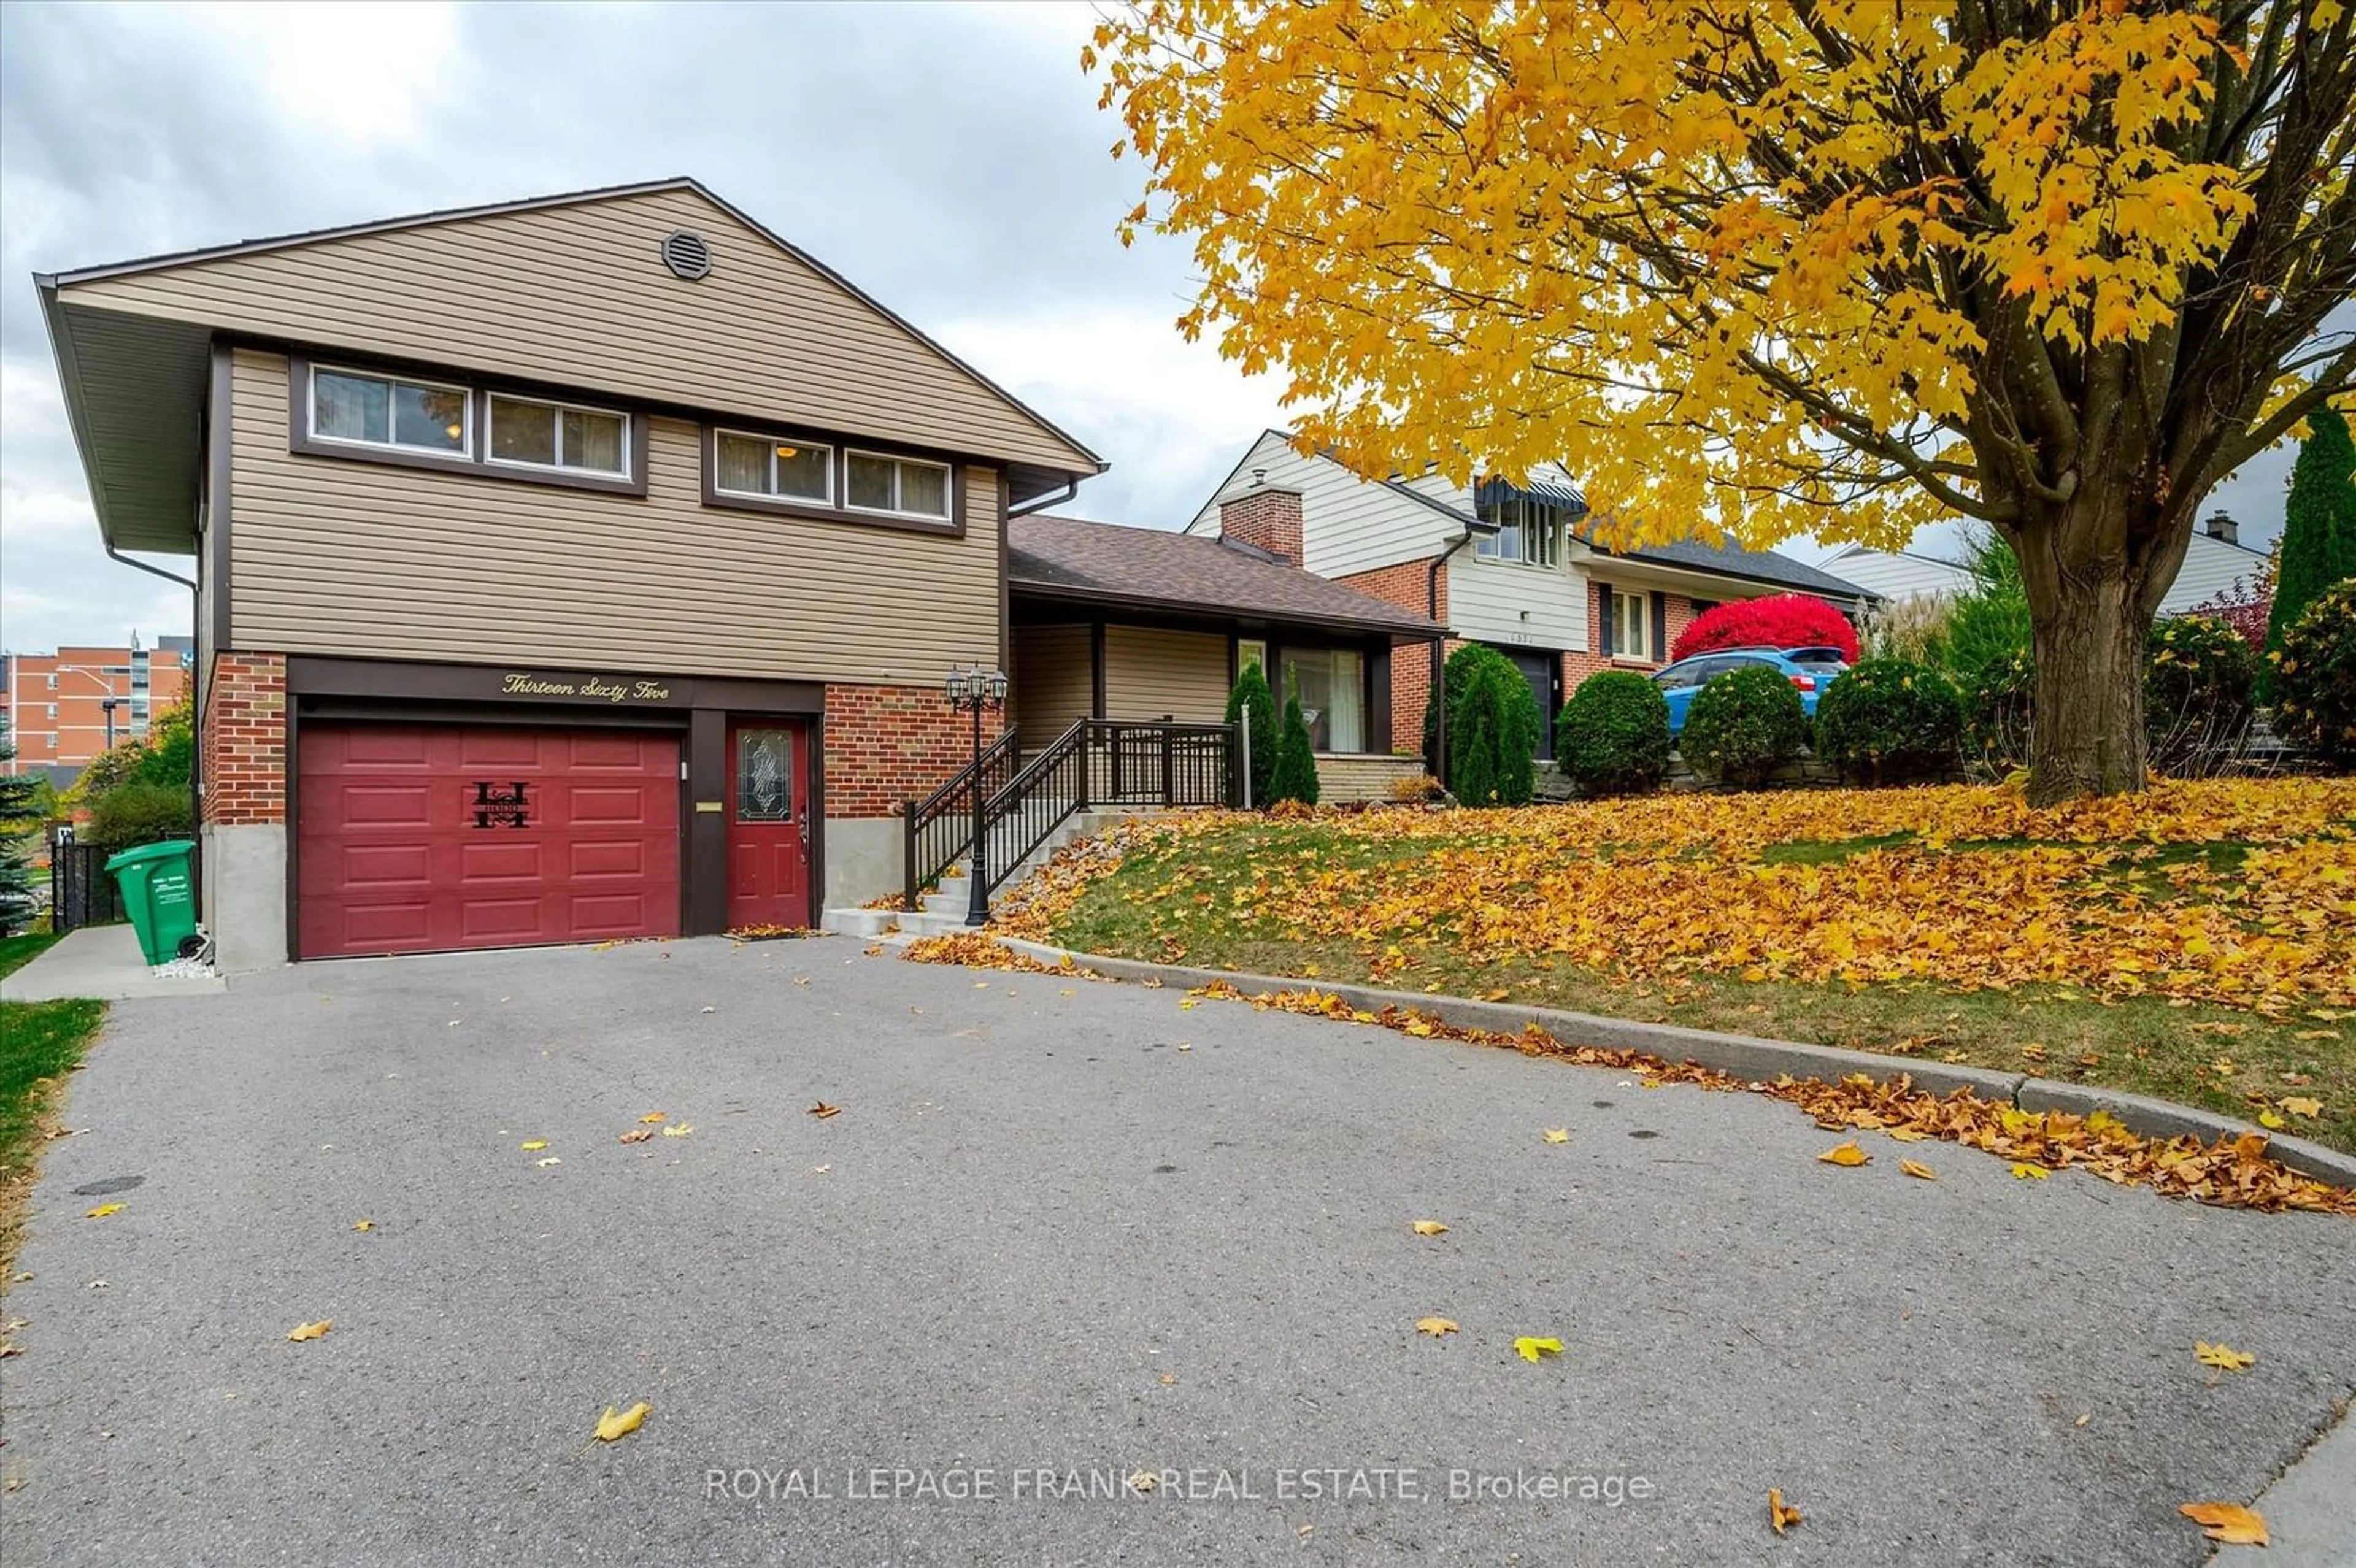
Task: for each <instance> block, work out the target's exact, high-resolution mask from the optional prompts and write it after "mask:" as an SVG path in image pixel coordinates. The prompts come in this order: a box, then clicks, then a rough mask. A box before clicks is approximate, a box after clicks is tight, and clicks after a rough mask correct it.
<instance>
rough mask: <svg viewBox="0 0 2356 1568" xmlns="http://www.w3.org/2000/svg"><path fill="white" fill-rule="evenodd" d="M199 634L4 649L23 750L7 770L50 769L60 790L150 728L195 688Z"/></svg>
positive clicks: (3, 707) (0, 680) (0, 688)
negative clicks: (42, 649) (39, 649)
mask: <svg viewBox="0 0 2356 1568" xmlns="http://www.w3.org/2000/svg"><path fill="white" fill-rule="evenodd" d="M196 647H197V645H196V639H195V638H194V637H183V636H163V637H158V638H156V639H155V646H154V647H152V648H150V647H146V646H144V645H142V644H141V643H140V640H139V635H138V634H137V633H136V632H134V633H133V634H132V635H131V642H130V645H128V646H118V647H94V646H86V645H76V646H72V647H61V648H59V649H58V650H57V652H55V653H51V654H0V716H5V718H6V720H7V721H8V735H9V738H10V739H11V740H13V741H15V742H16V756H15V757H13V758H11V759H10V760H8V761H7V762H5V763H0V772H5V773H47V774H48V777H49V782H50V783H51V784H54V785H56V786H57V787H58V788H59V789H64V788H65V787H66V786H67V785H69V784H72V783H73V781H74V780H75V778H77V777H78V776H79V775H80V773H81V770H82V769H83V768H85V767H87V766H88V765H89V764H90V763H91V760H92V759H93V758H95V757H96V756H97V755H98V754H99V753H100V752H103V751H105V750H106V749H107V747H109V746H111V745H112V744H114V743H115V742H116V741H123V740H128V739H131V738H132V737H134V736H142V735H145V734H146V733H147V726H148V723H149V721H150V720H152V719H153V717H154V716H155V714H157V713H159V712H161V711H163V710H164V709H166V708H169V707H171V706H172V704H173V703H175V702H177V701H178V700H179V699H180V698H181V696H182V694H183V693H185V692H186V691H187V688H188V680H189V677H190V673H191V667H192V666H193V664H194V663H195V659H196Z"/></svg>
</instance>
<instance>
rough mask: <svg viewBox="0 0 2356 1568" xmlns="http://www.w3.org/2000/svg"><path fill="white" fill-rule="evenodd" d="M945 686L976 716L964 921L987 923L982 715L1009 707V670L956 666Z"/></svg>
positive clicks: (953, 702) (954, 704) (958, 705)
mask: <svg viewBox="0 0 2356 1568" xmlns="http://www.w3.org/2000/svg"><path fill="white" fill-rule="evenodd" d="M943 688H944V689H945V690H946V691H947V692H948V699H949V707H950V708H951V709H956V710H958V711H959V712H966V713H970V714H972V715H973V864H972V866H971V868H970V869H971V871H972V873H973V875H972V876H971V878H969V880H970V881H971V882H972V883H973V891H972V892H971V894H970V896H969V900H968V901H967V903H966V909H965V923H966V924H968V925H985V924H988V923H989V921H990V862H989V857H988V852H987V845H986V842H985V839H984V837H983V832H982V820H981V817H982V806H983V804H984V792H985V789H986V787H987V786H986V785H985V784H984V782H983V779H982V776H981V716H982V714H983V713H984V712H985V711H988V710H991V709H1000V708H1003V707H1005V706H1006V672H1005V671H1004V670H1002V669H999V668H997V667H995V666H993V667H991V668H989V669H984V668H982V667H980V665H969V666H968V667H965V668H964V669H954V668H953V669H951V670H950V671H949V677H948V680H947V681H946V682H944V683H943Z"/></svg>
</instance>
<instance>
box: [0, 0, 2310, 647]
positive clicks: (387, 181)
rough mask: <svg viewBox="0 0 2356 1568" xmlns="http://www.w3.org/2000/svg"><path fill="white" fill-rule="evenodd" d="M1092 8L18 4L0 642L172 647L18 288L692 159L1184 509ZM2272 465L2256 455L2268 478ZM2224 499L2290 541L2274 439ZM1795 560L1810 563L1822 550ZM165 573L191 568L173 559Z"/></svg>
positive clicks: (1179, 247)
mask: <svg viewBox="0 0 2356 1568" xmlns="http://www.w3.org/2000/svg"><path fill="white" fill-rule="evenodd" d="M1092 21H1093V16H1092V14H1091V12H1090V11H1089V9H1088V8H1087V6H1086V5H1033V6H989V5H940V6H926V5H880V4H879V5H844V6H830V5H791V6H778V7H775V8H768V7H762V6H756V5H724V6H714V7H710V8H702V7H695V6H688V5H595V6H587V7H582V8H577V9H576V8H572V7H565V6H546V7H542V6H531V5H499V6H492V7H486V8H479V9H478V8H463V7H451V6H442V5H423V4H418V5H359V4H351V5H332V6H329V5H322V6H316V7H311V6H299V5H225V6H196V5H167V6H153V7H151V6H145V5H104V6H99V5H91V6H76V7H52V6H48V5H29V4H24V3H21V0H14V3H7V4H0V645H5V646H7V647H10V648H15V649H20V650H29V649H37V648H48V647H50V646H53V645H57V644H59V643H61V642H62V643H71V642H102V643H103V642H112V641H115V640H118V639H120V638H122V637H123V636H124V635H127V634H128V633H129V632H131V631H132V630H133V629H134V628H136V629H137V630H138V631H139V632H140V633H141V634H142V635H144V636H145V637H147V638H148V639H149V640H150V641H152V640H153V638H154V637H155V635H158V634H160V633H164V632H186V631H187V630H188V620H189V605H188V599H187V595H186V594H185V593H184V592H181V591H179V590H177V589H174V588H172V587H171V586H170V585H169V584H166V583H164V582H160V581H156V580H155V579H153V578H150V577H145V576H143V575H142V574H140V573H138V572H135V571H132V570H130V569H129V568H126V567H123V566H118V565H116V564H115V563H113V562H112V561H110V560H107V559H106V557H105V556H104V555H103V554H102V553H101V551H100V548H99V540H98V529H97V525H96V524H95V523H94V522H93V521H92V519H91V512H90V502H89V494H88V490H87V488H86V487H85V485H84V484H83V480H82V475H81V469H80V464H79V463H78V461H77V460H76V458H75V455H74V450H73V443H72V440H71V437H70V434H69V432H68V431H67V429H66V423H65V415H64V410H63V406H62V404H61V402H60V400H59V393H58V380H57V368H56V365H55V363H54V361H53V360H52V359H51V357H50V353H49V347H48V338H47V336H46V334H45V332H44V330H43V327H42V324H41V318H40V311H39V308H38V305H37V301H36V299H35V295H34V292H33V285H32V281H31V274H32V273H33V272H59V271H66V270H70V269H73V268H77V267H85V266H92V265H97V264H100V263H103V262H108V261H123V260H127V259H130V258H133V257H138V256H145V255H150V254H154V253H155V252H158V251H176V250H183V249H187V248H190V247H196V246H203V245H213V244H220V243H223V242H227V241H231V240H242V239H252V238H257V237H261V236H265V235H273V234H282V233H287V232H291V231H294V230H297V229H316V228H321V227H325V226H328V225H333V224H340V223H353V222H359V221H363V220H366V219H375V218H384V217H391V216H394V215H397V214H402V213H411V212H422V211H425V210H428V209H431V208H446V207H462V206H469V205H474V204H477V203H484V202H494V201H503V200H508V199H511V198H514V197H524V196H535V195H545V194H548V193H551V192H557V191H566V190H577V189H582V188H584V187H592V186H604V185H615V184H620V183H624V182H626V181H633V180H643V179H652V178H659V177H661V176H670V175H692V176H696V177H697V178H699V179H701V180H702V181H703V182H704V183H705V184H706V185H708V186H710V187H712V189H713V190H715V191H717V192H718V193H720V194H721V195H722V196H723V197H727V198H728V199H729V200H730V201H732V202H734V203H735V204H736V205H737V206H739V207H741V208H744V209H745V210H746V211H747V212H749V213H750V214H752V216H753V217H755V219H759V220H760V221H762V222H763V223H765V224H766V225H768V226H769V227H770V228H772V229H776V231H778V232H779V233H781V234H783V235H784V236H786V238H787V239H789V240H793V241H794V242H795V243H796V244H798V245H799V246H801V247H802V248H803V249H804V250H807V251H809V252H811V253H812V254H813V255H815V256H817V257H818V258H819V260H820V261H825V262H826V263H828V264H829V265H830V266H832V267H833V268H834V269H835V270H836V271H838V272H841V273H843V274H844V275H845V276H847V277H849V278H850V279H851V280H852V281H853V282H854V283H858V284H859V285H860V287H862V289H864V290H866V291H867V292H868V293H871V294H873V295H874V296H875V297H876V298H877V299H880V300H882V301H883V303H884V304H887V305H889V306H891V307H892V308H893V309H894V310H896V311H898V312H899V313H900V314H901V315H905V316H906V317H907V318H909V319H910V320H911V321H913V322H915V323H916V325H918V326H920V327H922V328H923V329H924V330H925V331H926V332H928V333H930V334H931V335H932V336H935V337H937V338H938V339H940V340H941V341H942V342H944V343H946V344H947V345H948V347H951V348H952V349H954V350H955V351H956V352H957V353H958V354H959V355H961V356H963V357H965V358H967V359H968V360H969V361H970V362H971V363H973V364H974V365H975V366H977V367H978V368H980V369H981V370H982V371H983V372H985V373H986V374H988V375H989V376H991V378H992V379H995V380H997V381H998V382H999V383H1000V384H1001V385H1002V386H1004V387H1006V388H1008V389H1010V390H1012V392H1013V393H1014V394H1015V395H1016V396H1017V397H1019V398H1022V399H1023V400H1025V401H1026V402H1029V403H1031V404H1032V405H1033V406H1034V407H1036V408H1037V409H1038V410H1039V411H1040V412H1041V413H1043V414H1044V415H1045V416H1046V417H1047V418H1048V419H1050V420H1053V421H1055V422H1056V423H1057V424H1059V425H1061V426H1062V427H1064V428H1065V429H1066V430H1068V431H1070V432H1073V433H1074V434H1075V435H1076V436H1077V437H1079V438H1080V439H1081V440H1082V441H1084V442H1086V443H1087V444H1088V445H1089V446H1090V447H1092V448H1093V449H1094V450H1096V451H1097V452H1098V453H1102V454H1103V455H1104V456H1105V457H1106V458H1107V459H1108V460H1109V461H1110V462H1111V464H1112V465H1113V466H1112V472H1110V473H1109V474H1107V475H1103V476H1101V477H1099V478H1097V479H1093V480H1091V481H1089V482H1088V483H1087V485H1085V486H1083V487H1082V489H1081V492H1080V496H1079V499H1078V501H1077V502H1076V503H1075V504H1073V505H1072V506H1071V507H1067V508H1066V510H1068V511H1072V512H1075V513H1077V514H1080V515H1084V516H1087V517H1098V518H1103V519H1106V520H1108V521H1117V522H1133V523H1143V524H1151V525H1155V526H1160V527H1175V526H1177V525H1178V524H1180V523H1182V522H1183V521H1184V519H1185V518H1186V517H1189V516H1191V515H1192V514H1193V513H1194V509H1195V508H1196V507H1199V506H1200V505H1201V504H1202V502H1203V500H1204V499H1205V497H1206V496H1208V494H1209V493H1210V491H1211V489H1212V488H1213V486H1215V485H1216V484H1217V483H1218V481H1219V480H1220V479H1221V478H1223V477H1224V476H1225V475H1226V472H1227V471H1228V469H1229V468H1231V467H1232V466H1233V465H1234V464H1235V463H1236V462H1237V459H1238V458H1240V457H1241V456H1242V454H1243V450H1244V448H1245V446H1246V445H1247V444H1248V443H1249V442H1250V440H1251V439H1252V438H1253V437H1254V436H1255V435H1257V434H1258V432H1260V431H1261V430H1262V429H1264V428H1266V427H1267V426H1269V425H1270V424H1275V423H1280V422H1281V415H1280V411H1279V409H1278V406H1277V401H1276V397H1277V388H1276V386H1275V385H1274V383H1273V382H1272V381H1271V380H1269V379H1266V378H1263V379H1259V380H1258V381H1254V382H1248V381H1246V380H1245V379H1243V378H1242V377H1240V376H1238V375H1237V373H1236V372H1235V371H1234V370H1233V369H1232V368H1229V367H1228V366H1227V365H1226V363H1224V362H1223V361H1222V360H1221V359H1220V358H1219V357H1218V355H1217V353H1216V351H1215V349H1214V348H1213V347H1211V346H1210V345H1209V344H1208V343H1204V344H1198V345H1191V346H1190V345H1188V344H1186V343H1184V342H1183V341H1182V340H1181V339H1180V337H1179V336H1178V334H1177V333H1176V331H1175V330H1174V329H1173V326H1172V325H1171V324H1172V322H1173V320H1174V318H1175V317H1176V316H1177V315H1178V314H1179V312H1180V311H1181V310H1182V309H1183V306H1184V304H1185V301H1186V298H1187V296H1188V293H1189V289H1188V282H1187V280H1188V273H1189V264H1188V255H1187V248H1186V246H1185V245H1184V243H1183V241H1172V240H1159V241H1158V240H1153V239H1152V238H1151V237H1141V239H1140V240H1139V241H1138V244H1137V246H1136V248H1135V249H1133V250H1130V251H1124V250H1122V249H1121V247H1120V246H1119V243H1118V242H1117V241H1116V240H1114V239H1113V233H1112V230H1113V224H1114V222H1115V220H1116V219H1119V217H1120V215H1121V214H1122V213H1123V212H1125V211H1126V210H1128V208H1130V207H1131V206H1133V205H1134V204H1135V202H1136V200H1137V197H1138V194H1139V188H1140V187H1139V172H1140V171H1139V169H1138V167H1137V165H1135V164H1133V163H1129V162H1123V163H1118V164H1117V163H1115V162H1113V161H1112V160H1111V158H1110V157H1109V156H1108V148H1109V147H1110V145H1111V144H1112V143H1113V141H1114V140H1115V138H1116V135H1117V133H1118V129H1119V127H1118V123H1117V122H1116V121H1115V119H1114V118H1113V117H1112V116H1111V115H1110V114H1108V113H1100V112H1098V110H1097V107H1096V95H1097V88H1096V86H1095V84H1094V83H1093V82H1091V81H1090V80H1088V79H1087V78H1085V77H1083V76H1082V74H1081V73H1080V69H1079V67H1078V63H1077V57H1078V53H1079V48H1080V45H1081V44H1082V42H1083V41H1085V38H1086V37H1087V32H1088V29H1089V27H1090V26H1091V25H1092ZM2259 466H2260V465H2255V464H2254V465H2253V467H2254V468H2257V467H2259ZM2263 466H2264V471H2263V472H2245V473H2244V475H2240V476H2238V477H2237V478H2236V480H2235V481H2233V483H2232V484H2231V485H2229V486H2228V487H2227V488H2226V489H2224V490H2222V491H2220V493H2219V504H2222V505H2223V506H2225V507H2227V508H2228V509H2230V510H2232V511H2233V513H2234V514H2235V515H2236V516H2237V517H2241V518H2242V519H2243V522H2244V531H2243V537H2244V541H2245V542H2247V541H2250V540H2251V539H2253V538H2255V539H2257V540H2258V541H2259V542H2260V543H2261V544H2263V541H2264V540H2265V539H2271V538H2272V537H2273V535H2274V533H2275V532H2276V530H2277V529H2278V528H2280V525H2281V518H2282V485H2283V475H2286V474H2287V473H2288V470H2289V458H2288V455H2287V454H2286V453H2276V454H2274V455H2273V456H2272V457H2271V458H2269V459H2268V460H2266V462H2265V464H2264V465H2263ZM1798 553H1803V554H1806V553H1812V552H1808V551H1805V550H1802V551H1800V552H1798ZM166 564H171V563H170V562H166Z"/></svg>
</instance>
